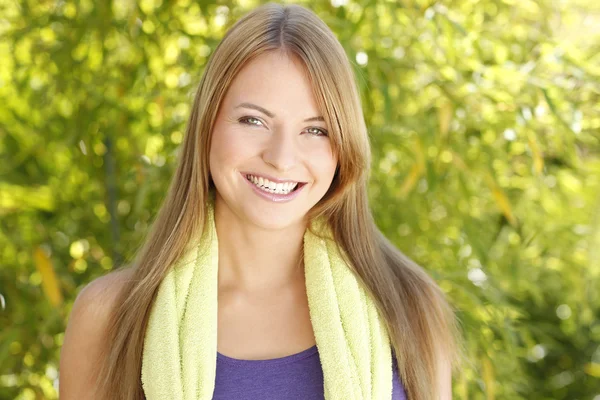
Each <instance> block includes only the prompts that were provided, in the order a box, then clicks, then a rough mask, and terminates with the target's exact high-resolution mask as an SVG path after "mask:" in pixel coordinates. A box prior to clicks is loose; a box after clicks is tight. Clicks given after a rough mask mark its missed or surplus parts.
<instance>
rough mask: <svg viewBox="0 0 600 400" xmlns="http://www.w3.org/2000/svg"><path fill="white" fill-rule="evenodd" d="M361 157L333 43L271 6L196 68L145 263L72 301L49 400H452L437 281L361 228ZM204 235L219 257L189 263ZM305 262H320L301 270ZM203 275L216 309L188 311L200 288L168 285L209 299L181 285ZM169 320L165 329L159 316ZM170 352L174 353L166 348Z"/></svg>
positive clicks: (363, 148)
mask: <svg viewBox="0 0 600 400" xmlns="http://www.w3.org/2000/svg"><path fill="white" fill-rule="evenodd" d="M370 157H371V155H370V148H369V139H368V134H367V129H366V127H365V124H364V119H363V115H362V110H361V105H360V98H359V94H358V92H357V86H356V84H355V78H354V75H353V72H352V68H351V65H350V63H349V61H348V58H347V56H346V54H345V52H344V50H343V48H342V46H341V45H340V43H339V42H338V41H337V39H336V38H335V36H334V34H333V33H332V32H331V30H330V29H329V28H328V27H327V26H326V25H325V24H324V23H323V22H322V21H321V20H320V19H319V18H318V17H317V16H316V15H315V14H314V13H312V12H311V11H309V10H307V9H305V8H303V7H300V6H295V5H287V6H282V5H276V4H267V5H264V6H261V7H259V8H257V9H255V10H253V11H252V12H250V13H249V14H247V15H246V16H245V17H243V18H242V19H241V20H239V21H238V22H237V23H236V24H235V25H234V26H233V27H232V28H231V30H230V31H229V32H228V33H227V34H226V35H225V37H224V39H223V40H222V42H221V43H220V44H219V46H218V47H217V48H216V50H215V52H214V53H213V54H212V56H211V58H210V60H209V62H208V64H207V66H206V69H205V71H204V75H203V77H202V80H201V82H200V85H199V87H198V91H197V94H196V97H195V100H194V104H193V109H192V114H191V117H190V119H189V123H188V128H187V132H186V137H185V140H184V143H183V147H182V151H181V155H180V159H179V164H178V167H177V170H176V172H175V175H174V178H173V180H172V183H171V186H170V188H169V191H168V194H167V197H166V200H165V202H164V204H163V205H162V207H161V209H160V211H159V213H158V215H157V217H156V220H155V222H154V224H153V226H152V229H151V231H150V233H149V235H148V238H147V241H146V242H145V245H144V246H143V247H142V248H141V250H140V251H139V253H138V254H137V257H136V259H135V260H134V262H133V263H132V265H131V266H129V267H127V268H123V269H121V270H118V271H115V272H112V273H110V274H108V275H106V276H104V277H101V278H99V279H97V280H95V281H93V282H92V283H90V284H89V285H87V286H86V287H85V289H84V290H83V291H82V292H81V293H80V294H79V296H78V297H77V299H76V301H75V304H74V306H73V310H72V312H71V317H70V320H69V324H68V327H67V331H66V336H65V341H64V344H63V348H62V353H61V361H60V398H61V400H71V399H83V398H94V399H143V398H148V399H149V400H152V399H153V398H158V396H157V395H154V393H170V395H169V396H168V397H169V398H186V399H205V398H206V399H210V398H214V399H259V398H260V399H284V398H285V399H335V398H339V399H342V398H350V396H352V398H355V399H372V400H381V399H390V398H391V399H405V398H409V399H426V400H429V399H450V398H451V383H450V375H451V366H452V364H453V360H454V359H455V354H456V352H455V340H454V338H455V335H454V332H455V322H454V316H453V313H452V311H451V309H450V307H449V306H448V304H447V302H446V301H445V299H444V296H443V294H442V292H441V291H440V289H439V288H438V286H437V285H436V284H435V283H434V282H433V280H432V279H430V278H429V277H428V276H427V274H426V273H425V272H424V271H423V270H422V269H421V268H420V267H419V266H417V265H416V264H415V263H414V262H412V261H411V260H410V259H409V258H407V257H406V256H404V255H403V254H402V253H401V252H400V251H399V250H398V249H396V248H395V247H394V246H393V245H392V244H391V243H390V242H389V241H388V240H387V239H386V238H385V237H384V236H383V235H382V234H381V233H380V231H379V230H378V228H377V227H376V226H375V224H374V222H373V219H372V216H371V213H370V210H369V205H368V201H367V180H368V171H369V166H370V161H371V158H370ZM313 221H324V225H321V226H327V227H329V229H330V231H329V232H330V233H331V235H332V236H331V239H332V241H333V242H334V243H335V246H333V247H331V246H329V247H328V246H326V245H325V243H326V242H325V240H324V239H321V236H315V237H316V238H317V239H316V241H311V240H312V239H310V237H309V236H308V235H309V233H308V232H309V231H312V226H313V225H311V224H312V223H313ZM309 228H310V229H309ZM211 229H212V231H214V232H215V233H216V237H218V246H216V243H217V239H216V237H213V239H210V240H208V241H207V242H200V243H208V244H207V245H206V246H205V247H204V248H205V250H206V249H209V248H212V249H218V250H215V252H214V254H212V253H211V254H212V256H211V257H209V258H202V260H204V261H199V260H201V257H200V256H199V255H197V254H200V253H199V252H200V250H199V252H198V253H195V252H192V251H190V250H189V249H192V248H194V249H195V248H196V247H192V246H191V245H190V243H194V245H195V243H196V242H194V240H195V239H194V238H196V237H197V236H196V235H197V234H198V233H199V232H202V235H203V236H202V238H205V237H210V235H209V233H210V232H211ZM207 235H208V236H207ZM323 237H324V236H323ZM202 240H204V239H202ZM311 243H313V244H312V245H311ZM319 243H320V244H322V245H323V247H321V248H320V250H314V249H315V248H316V247H318V246H319ZM213 245H214V246H215V247H210V246H213ZM311 246H312V247H311ZM201 248H203V247H202V245H198V249H201ZM336 249H337V250H336ZM194 251H195V250H194ZM206 251H208V250H206ZM319 251H320V252H322V253H323V254H325V258H318V257H317V258H315V257H313V256H312V255H311V256H308V255H307V254H305V253H307V252H311V254H316V255H317V256H319V254H320V253H319ZM207 254H208V253H207ZM340 254H341V256H340V257H339V258H335V257H337V256H336V255H340ZM188 257H192V258H189V260H192V262H188V261H186V262H182V261H181V260H184V259H185V260H188ZM211 260H212V261H211ZM315 260H317V261H315ZM318 260H323V262H319V261H318ZM328 260H329V261H330V262H331V264H329V263H328ZM335 260H345V261H344V263H343V264H340V263H338V264H336V261H335ZM213 262H214V263H215V265H212V264H211V263H213ZM322 264H327V265H328V266H327V267H325V269H328V268H329V265H331V268H332V269H333V268H334V267H335V266H336V265H344V268H343V269H341V270H336V271H338V272H335V271H334V272H333V274H330V275H322V276H324V277H327V276H333V278H334V279H332V281H331V282H325V283H324V282H323V281H324V280H326V279H325V278H323V279H321V278H313V277H312V276H313V275H311V274H313V272H311V271H313V270H314V271H317V270H318V269H319V268H320V267H321V266H322ZM190 265H192V267H190ZM206 265H209V266H210V265H212V267H213V270H214V271H215V275H214V276H215V281H214V285H215V286H216V288H215V291H214V293H218V302H217V301H216V297H215V299H213V300H214V301H213V300H211V301H212V302H211V301H209V300H206V299H207V298H210V295H208V294H206V293H199V292H203V291H204V290H205V291H206V292H207V293H209V292H210V293H213V292H212V289H213V287H212V286H204V287H205V288H206V289H198V290H193V289H192V286H191V285H192V284H193V282H194V279H195V278H189V279H190V280H189V281H186V282H192V283H189V285H188V287H187V289H180V288H179V287H176V286H175V285H177V283H179V284H181V282H182V280H184V279H187V278H186V276H187V275H185V274H187V272H180V273H179V274H180V275H171V272H172V271H174V270H175V269H176V268H178V270H181V271H188V269H186V268H192V269H189V271H191V272H189V274H190V275H189V276H192V274H194V273H196V275H198V276H201V277H200V278H198V279H200V280H202V279H204V280H202V282H205V283H206V282H211V281H210V279H209V278H208V277H207V276H204V275H210V274H211V273H212V271H213V270H210V269H206V271H208V272H206V273H205V272H197V271H196V270H195V269H193V268H196V269H198V268H206ZM217 265H218V278H217V275H216V271H217V269H216V267H217ZM176 266H177V267H176ZM309 268H310V270H309ZM336 268H337V267H336ZM344 270H346V271H351V273H347V272H344ZM202 271H205V270H202ZM174 273H175V272H173V274H174ZM203 274H204V275H203ZM343 274H346V275H343ZM196 275H194V276H196ZM315 276H316V275H315ZM336 276H337V278H336ZM172 277H174V278H172ZM340 277H342V278H340ZM171 278H172V279H173V280H171ZM335 279H338V280H337V281H335ZM173 282H174V283H173ZM320 284H321V285H323V286H320V287H321V288H322V289H319V290H317V289H315V288H316V287H317V285H320ZM207 285H209V284H208V283H207ZM173 288H175V289H173ZM329 288H332V289H331V293H333V294H332V297H326V296H325V295H324V293H323V291H326V290H329ZM170 290H172V291H170ZM176 290H179V292H177V291H176ZM186 290H187V291H186ZM353 291H354V292H355V293H357V294H358V295H357V297H355V298H354V300H352V299H351V296H350V294H349V293H350V292H353ZM169 293H175V294H174V295H173V296H171V298H169ZM203 296H204V297H203ZM215 296H216V295H215ZM169 299H171V301H172V302H173V304H175V303H176V304H175V305H173V307H172V308H168V303H169V301H170V300H169ZM193 299H200V300H201V299H204V300H205V303H202V302H199V303H197V304H206V307H207V308H206V309H204V308H202V307H200V306H198V307H197V308H193V307H192V306H191V305H190V304H192V303H193ZM344 299H345V300H344ZM357 299H358V300H357ZM200 300H199V301H200ZM329 301H331V302H333V303H332V304H334V308H335V310H333V311H327V312H329V313H330V314H327V313H326V312H325V311H323V310H324V309H325V308H326V306H327V305H326V304H325V303H327V302H329ZM344 302H345V303H344ZM188 303H189V304H188ZM181 304H184V305H183V306H181V307H183V308H177V307H180V305H181ZM194 304H196V303H194ZM209 305H214V306H215V307H216V308H215V313H214V317H215V318H212V315H213V314H211V310H210V308H209ZM371 305H372V306H373V308H372V309H373V310H377V311H376V312H377V314H372V313H371V314H369V312H368V310H369V307H371ZM338 308H339V309H338ZM175 309H176V310H179V311H177V312H176V311H173V314H177V317H179V318H176V317H173V318H171V316H170V315H169V312H166V311H164V310H175ZM181 310H185V311H181ZM336 312H337V313H338V314H335V313H336ZM217 313H218V318H216V317H217ZM332 315H333V316H337V317H332ZM373 315H377V316H376V317H373ZM324 316H325V317H324ZM357 318H358V319H360V318H364V319H361V320H360V321H362V322H360V323H357ZM169 321H174V322H172V323H171V322H169ZM378 321H380V322H378ZM202 323H204V325H202V327H203V328H198V329H197V330H194V329H193V328H189V327H190V326H192V327H193V326H196V325H194V324H199V325H198V326H200V324H202ZM214 325H216V326H214ZM333 326H338V327H339V329H338V331H339V332H341V334H340V336H339V337H335V338H334V336H331V335H332V333H331V332H332V331H334V329H333V328H332V327H333ZM204 327H208V328H207V331H206V332H209V333H206V332H205V331H204V330H202V329H204ZM378 327H381V329H380V330H378V329H379V328H378ZM186 329H187V332H188V333H187V336H186V334H185V333H184V331H185V330H186ZM374 332H375V333H374ZM377 332H380V333H377ZM212 333H214V337H213V336H211V334H212ZM361 334H364V335H365V336H364V338H362V339H361V338H360V336H361ZM328 335H330V336H328ZM378 335H381V336H378ZM378 337H380V338H383V339H382V340H379V341H378ZM387 338H389V343H388V340H387ZM173 340H174V342H172V341H173ZM169 343H175V345H174V349H175V350H174V351H175V352H174V353H168V351H167V350H165V349H163V348H162V347H165V348H167V347H169ZM163 344H164V346H163ZM203 344H214V346H216V348H215V347H214V346H213V347H211V346H210V345H207V346H206V347H207V348H208V350H202V349H203ZM361 346H362V347H361ZM186 349H192V350H191V351H189V350H186ZM356 349H358V350H356ZM360 349H363V350H364V351H363V350H360ZM377 349H383V350H381V351H380V350H377ZM389 349H391V354H392V356H390V355H389V354H390V352H389V351H388V350H389ZM213 350H216V351H213ZM201 351H206V353H201ZM190 353H193V354H192V355H190ZM169 354H170V355H172V356H173V357H174V358H176V359H175V360H171V359H170V357H171V356H170V355H169ZM196 354H204V356H203V357H204V359H200V361H198V359H197V358H193V357H194V356H195V355H196ZM340 355H343V356H344V357H346V356H347V358H343V357H342V358H340ZM390 357H392V358H390ZM336 358H337V359H336ZM392 359H393V371H392V370H391V368H392V363H391V361H390V363H389V364H388V363H387V361H389V360H392ZM157 360H159V361H157ZM182 360H183V361H182ZM191 360H193V361H194V362H196V364H198V365H196V364H194V362H192V361H191ZM163 362H164V365H157V364H161V363H163ZM214 362H216V365H215V364H214ZM173 365H174V366H175V367H174V368H172V366H173ZM204 366H207V367H206V368H204ZM180 367H181V368H180ZM161 368H163V369H162V370H161ZM202 368H204V369H202ZM388 369H389V370H388ZM344 371H346V372H344ZM365 371H366V372H365ZM201 374H204V375H202V376H203V377H204V378H202V379H201V378H200V376H201ZM378 377H379V378H378ZM381 377H385V379H383V380H382V379H381ZM388 378H391V379H389V381H388ZM163 381H164V382H163ZM167 381H168V382H170V383H167ZM190 382H191V383H190ZM169 384H170V385H172V386H170V387H169V386H168V385H169ZM177 385H179V386H180V387H176V386H177ZM191 386H193V388H192V389H190V387H191ZM92 393H93V394H92ZM341 393H346V394H345V395H342V394H341ZM171 394H172V395H171ZM336 396H338V397H336Z"/></svg>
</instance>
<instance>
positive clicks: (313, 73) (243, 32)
mask: <svg viewBox="0 0 600 400" xmlns="http://www.w3.org/2000/svg"><path fill="white" fill-rule="evenodd" d="M275 50H277V51H284V52H288V53H290V54H293V55H295V56H297V57H299V59H300V60H302V62H303V64H304V66H305V69H306V72H307V74H308V76H309V79H310V82H311V84H312V86H313V91H314V95H315V98H316V100H317V105H318V107H319V109H320V110H321V112H322V113H323V116H324V118H325V121H326V124H327V126H328V128H329V132H330V135H329V136H330V138H331V142H332V146H333V148H334V152H335V153H336V155H337V156H338V160H339V163H338V166H337V170H336V173H335V176H334V179H333V182H332V184H331V187H330V189H329V190H328V192H327V193H326V194H325V196H324V197H323V199H322V200H321V201H320V202H319V203H318V204H316V205H315V207H313V209H311V211H310V215H309V217H310V218H314V217H319V216H324V217H326V218H327V220H328V221H329V222H330V224H331V227H332V229H333V233H334V235H335V238H336V241H337V243H338V245H339V246H340V247H341V248H342V249H343V250H344V251H345V252H346V254H347V256H348V263H349V265H350V268H352V270H353V272H354V273H355V275H356V277H357V279H359V281H360V282H362V283H363V284H364V286H365V287H366V289H367V291H368V293H369V294H370V295H371V297H372V298H373V300H374V302H375V303H376V305H377V307H378V309H379V311H380V313H381V315H382V316H383V318H384V320H385V322H386V326H387V329H388V332H389V334H390V338H391V340H392V346H393V348H394V350H395V354H396V359H397V363H398V369H399V371H400V376H401V378H402V381H403V384H404V386H405V388H406V391H407V394H408V396H409V398H411V399H427V400H429V399H436V398H438V397H439V395H440V394H439V392H438V387H439V382H438V376H439V375H440V369H441V368H442V367H441V365H443V363H442V362H440V360H447V361H448V362H450V361H452V359H453V358H454V354H455V351H454V349H455V348H456V345H455V343H456V340H455V320H454V314H453V312H452V310H451V308H450V307H449V305H448V303H447V302H446V300H445V298H444V295H443V293H442V292H441V290H440V289H439V287H438V286H437V285H436V284H435V282H434V281H433V280H432V279H431V278H430V277H429V276H428V275H427V274H426V273H425V272H424V271H423V269H422V268H420V267H419V266H418V265H416V264H415V263H414V262H413V261H411V260H410V259H409V258H408V257H406V256H405V255H403V254H402V253H401V252H400V251H399V250H398V249H397V248H396V247H395V246H394V245H393V244H391V243H390V242H389V241H388V240H387V239H386V238H385V237H384V236H383V235H382V234H381V232H380V231H379V229H378V228H377V226H376V225H375V223H374V220H373V217H372V215H371V212H370V209H369V204H368V197H367V182H368V177H369V168H370V164H371V150H370V144H369V138H368V134H367V129H366V126H365V122H364V117H363V113H362V107H361V104H360V97H359V93H358V89H357V85H356V82H355V77H354V74H353V71H352V67H351V64H350V62H349V60H348V58H347V56H346V53H345V51H344V49H343V47H342V46H341V44H340V43H339V42H338V40H337V39H336V38H335V36H334V34H333V33H332V31H331V30H330V29H329V28H328V27H327V25H326V24H325V23H324V22H323V21H321V20H320V19H319V18H318V17H317V16H316V15H315V14H314V13H313V12H311V11H309V10H308V9H306V8H303V7H301V6H297V5H285V6H284V5H278V4H271V3H270V4H265V5H263V6H260V7H258V8H256V9H254V10H253V11H251V12H250V13H248V14H246V15H245V16H244V17H242V18H241V19H240V20H239V21H237V22H236V23H235V25H234V26H233V27H232V28H231V29H230V30H229V31H228V32H227V34H226V35H225V37H224V38H223V40H222V41H221V42H220V44H219V45H218V46H217V48H216V49H215V51H214V53H213V54H212V56H211V58H210V60H209V61H208V64H207V65H206V69H205V71H204V74H203V76H202V79H201V81H200V84H199V87H198V90H197V92H196V96H195V99H194V105H193V110H192V113H191V116H190V119H189V121H188V125H187V131H186V135H185V139H184V143H183V145H182V149H181V153H180V158H179V161H178V166H177V170H176V171H175V175H174V177H173V180H172V181H171V184H170V186H169V189H168V193H167V195H166V198H165V200H164V202H163V204H162V205H161V208H160V210H159V212H158V214H157V216H156V219H155V221H154V223H153V224H152V227H151V229H150V232H149V233H148V236H147V239H146V241H145V242H144V244H143V246H142V247H141V248H140V250H139V251H138V253H137V255H136V257H135V259H134V260H133V262H132V263H131V268H133V271H132V273H133V279H131V280H130V281H129V282H127V283H126V284H125V288H124V290H122V292H121V294H120V301H118V302H117V304H118V308H117V309H115V311H114V314H113V315H112V316H111V321H110V324H109V334H108V343H110V346H107V347H106V353H105V355H104V358H103V360H104V361H103V365H102V366H101V371H100V374H99V376H98V387H99V388H100V391H101V393H98V395H97V397H98V398H101V399H143V398H144V394H143V390H142V387H141V381H140V373H141V362H142V349H143V340H144V334H145V329H146V326H147V323H148V317H149V313H150V310H151V306H152V304H153V300H154V299H155V296H156V293H157V289H158V287H159V285H160V283H161V281H162V279H163V277H164V276H165V275H166V274H167V272H168V271H169V269H170V268H171V266H172V265H173V264H174V263H175V262H176V261H177V260H178V258H179V257H180V256H181V255H182V253H183V251H184V249H185V247H186V245H187V244H188V240H189V238H190V237H193V234H194V233H195V232H199V230H202V229H204V222H205V213H206V209H205V205H206V202H207V200H208V196H209V191H210V190H214V184H213V183H212V180H211V177H210V171H209V149H210V143H211V138H212V127H213V124H214V122H215V118H216V115H217V111H218V108H219V106H220V104H221V102H222V100H223V97H224V96H225V93H226V91H227V89H228V87H229V85H230V84H231V82H232V80H233V79H234V78H235V76H236V74H237V73H238V71H239V70H240V69H241V68H242V66H244V65H245V64H246V63H247V62H248V61H249V60H251V59H253V58H254V57H257V56H259V55H260V54H263V53H265V52H267V51H275ZM444 362H445V361H444Z"/></svg>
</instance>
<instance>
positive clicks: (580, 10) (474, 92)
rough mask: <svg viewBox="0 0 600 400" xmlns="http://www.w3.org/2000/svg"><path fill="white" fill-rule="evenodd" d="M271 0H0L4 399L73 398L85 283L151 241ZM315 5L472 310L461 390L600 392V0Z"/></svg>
mask: <svg viewBox="0 0 600 400" xmlns="http://www.w3.org/2000/svg"><path fill="white" fill-rule="evenodd" d="M257 4H259V2H257V1H250V0H245V1H240V2H233V1H229V0H221V1H218V2H215V3H212V2H197V1H190V0H182V1H167V0H163V1H161V0H155V1H150V0H148V1H140V2H134V1H117V0H113V1H112V2H111V1H108V0H107V1H92V0H87V1H75V2H74V1H68V0H65V1H50V0H31V1H29V0H21V1H17V0H0V399H23V400H25V399H32V400H33V399H56V398H57V388H58V360H59V352H60V347H61V344H62V341H63V332H64V329H65V324H66V320H67V317H68V314H69V311H70V308H71V306H72V303H73V300H74V298H75V296H76V295H77V293H78V291H79V290H80V289H81V288H82V287H83V286H84V285H85V284H86V283H88V282H90V281H91V280H93V279H94V278H96V277H98V276H100V275H102V274H105V273H107V272H108V271H110V270H111V269H112V268H114V267H115V266H116V265H121V264H122V263H124V262H127V261H128V260H130V258H131V256H132V254H133V253H134V251H135V250H136V249H137V248H138V246H139V245H140V243H141V241H142V240H143V237H144V234H145V233H146V232H147V230H148V227H149V224H150V223H151V222H152V219H153V216H154V215H155V213H156V211H157V207H158V205H159V203H160V201H161V199H162V198H163V196H164V194H165V191H166V188H167V185H168V182H169V179H170V177H171V174H172V173H173V169H174V166H175V160H176V156H177V150H178V148H179V145H180V144H181V142H182V139H183V133H184V129H185V123H186V121H187V118H188V116H189V114H190V106H191V102H192V96H193V93H194V90H195V88H196V85H197V84H198V82H199V78H200V76H201V74H202V71H203V68H204V65H205V63H206V61H207V59H208V57H209V56H210V54H211V52H212V51H213V49H214V48H215V46H216V44H217V43H218V42H219V40H220V39H221V38H222V37H223V34H224V32H225V31H226V29H227V28H229V27H230V26H231V25H232V23H233V22H234V21H235V20H237V19H238V18H239V17H240V16H241V15H243V14H244V13H245V12H247V11H248V10H249V9H251V8H252V7H254V6H255V5H257ZM301 4H304V5H306V6H308V7H310V8H311V9H312V10H314V11H315V12H316V13H317V14H318V15H319V16H320V17H321V18H323V19H324V20H325V22H326V23H327V24H328V25H329V26H330V27H331V28H332V29H333V30H334V32H335V33H336V34H337V36H338V38H339V40H340V41H341V42H342V44H343V45H344V47H345V49H346V51H347V54H348V55H349V57H350V59H351V60H352V62H353V64H354V66H355V71H356V74H357V79H358V82H359V85H360V88H361V93H362V99H363V105H364V110H365V115H366V119H367V124H368V126H369V129H370V134H371V139H372V148H373V154H374V161H373V165H372V167H373V169H372V173H371V186H370V194H371V199H372V207H373V210H374V213H375V217H376V220H377V223H378V225H379V227H380V228H381V229H382V230H383V232H384V233H385V234H386V235H387V236H388V237H389V238H390V239H392V240H393V242H394V243H395V244H396V245H397V246H398V247H399V248H400V249H401V250H402V251H403V252H404V253H406V254H407V255H408V256H409V257H411V258H413V259H414V260H415V261H417V262H418V263H419V264H420V265H422V266H424V267H425V268H427V270H428V271H430V273H431V274H432V275H433V276H434V277H435V278H436V279H437V280H438V282H440V284H441V286H442V288H443V289H444V290H445V291H446V292H447V293H448V296H449V298H450V300H451V301H452V303H453V304H454V306H455V307H456V309H457V312H458V315H459V318H460V320H461V326H462V329H463V332H464V337H465V349H466V353H467V355H468V357H469V361H468V362H467V363H465V365H464V366H463V367H462V368H461V370H460V372H459V373H458V374H456V376H455V379H454V394H455V398H457V399H485V400H494V399H498V400H499V399H510V400H513V399H579V400H585V399H589V400H600V321H599V320H600V290H599V288H600V187H599V181H600V157H599V150H600V134H599V132H600V55H599V54H600V3H598V1H597V0H581V1H559V0H540V1H532V0H478V1H476V0H452V1H450V0H447V1H439V2H435V1H424V0H394V1H384V0H379V1H375V0H372V1H369V0H360V1H353V0H331V1H320V0H315V1H308V2H303V3H301ZM82 357H85V355H83V354H82Z"/></svg>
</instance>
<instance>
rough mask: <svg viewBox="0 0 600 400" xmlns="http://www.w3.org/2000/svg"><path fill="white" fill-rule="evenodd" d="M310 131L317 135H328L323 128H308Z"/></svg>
mask: <svg viewBox="0 0 600 400" xmlns="http://www.w3.org/2000/svg"><path fill="white" fill-rule="evenodd" d="M308 131H309V132H310V133H311V134H312V135H315V136H327V131H326V130H325V129H321V128H308Z"/></svg>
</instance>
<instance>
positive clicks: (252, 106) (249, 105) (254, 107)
mask: <svg viewBox="0 0 600 400" xmlns="http://www.w3.org/2000/svg"><path fill="white" fill-rule="evenodd" d="M235 108H250V109H252V110H256V111H260V112H261V113H263V114H265V115H266V116H267V117H269V118H274V117H275V114H273V113H272V112H271V111H269V110H267V109H266V108H264V107H261V106H258V105H256V104H252V103H246V102H244V103H240V104H238V105H237V106H235ZM311 121H322V122H325V119H324V118H323V117H322V116H320V115H319V116H318V117H311V118H306V119H305V120H304V122H311Z"/></svg>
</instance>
